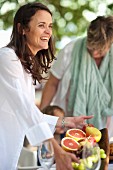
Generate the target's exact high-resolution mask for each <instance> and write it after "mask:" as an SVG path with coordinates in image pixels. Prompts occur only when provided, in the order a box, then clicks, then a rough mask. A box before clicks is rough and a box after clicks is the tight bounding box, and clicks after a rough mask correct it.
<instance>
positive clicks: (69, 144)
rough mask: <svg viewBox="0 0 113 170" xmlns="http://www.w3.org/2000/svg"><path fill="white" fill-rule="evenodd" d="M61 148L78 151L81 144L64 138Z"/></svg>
mask: <svg viewBox="0 0 113 170" xmlns="http://www.w3.org/2000/svg"><path fill="white" fill-rule="evenodd" d="M61 146H62V148H63V149H64V150H66V151H77V150H78V149H79V147H80V144H79V143H78V142H77V141H76V140H74V139H73V138H70V137H64V138H63V139H62V140H61Z"/></svg>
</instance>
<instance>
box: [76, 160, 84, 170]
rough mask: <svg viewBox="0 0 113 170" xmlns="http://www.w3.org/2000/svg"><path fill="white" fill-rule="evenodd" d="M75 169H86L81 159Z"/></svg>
mask: <svg viewBox="0 0 113 170" xmlns="http://www.w3.org/2000/svg"><path fill="white" fill-rule="evenodd" d="M77 170H86V168H85V166H84V163H83V162H82V160H81V163H80V164H79V165H78V167H77Z"/></svg>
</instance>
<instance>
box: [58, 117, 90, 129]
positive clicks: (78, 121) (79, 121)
mask: <svg viewBox="0 0 113 170" xmlns="http://www.w3.org/2000/svg"><path fill="white" fill-rule="evenodd" d="M91 118H93V115H91V116H74V117H65V118H63V119H62V118H59V119H58V121H57V125H56V126H58V127H62V128H64V127H66V128H80V129H81V128H82V127H83V126H84V125H85V124H86V122H85V120H87V119H91Z"/></svg>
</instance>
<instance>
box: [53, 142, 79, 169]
mask: <svg viewBox="0 0 113 170" xmlns="http://www.w3.org/2000/svg"><path fill="white" fill-rule="evenodd" d="M52 143H53V147H54V152H55V162H56V170H73V167H72V162H77V163H79V162H80V161H79V159H78V158H77V157H76V155H74V154H72V153H69V152H66V151H64V150H63V149H62V148H61V147H60V146H59V145H58V144H57V142H56V141H55V139H52Z"/></svg>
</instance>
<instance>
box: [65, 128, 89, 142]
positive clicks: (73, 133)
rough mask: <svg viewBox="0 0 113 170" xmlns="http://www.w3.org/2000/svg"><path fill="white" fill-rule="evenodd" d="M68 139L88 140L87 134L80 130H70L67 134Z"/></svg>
mask: <svg viewBox="0 0 113 170" xmlns="http://www.w3.org/2000/svg"><path fill="white" fill-rule="evenodd" d="M66 136H67V137H71V138H73V139H75V140H76V141H79V140H81V139H84V138H86V133H85V132H83V131H82V130H80V129H69V130H67V132H66Z"/></svg>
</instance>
